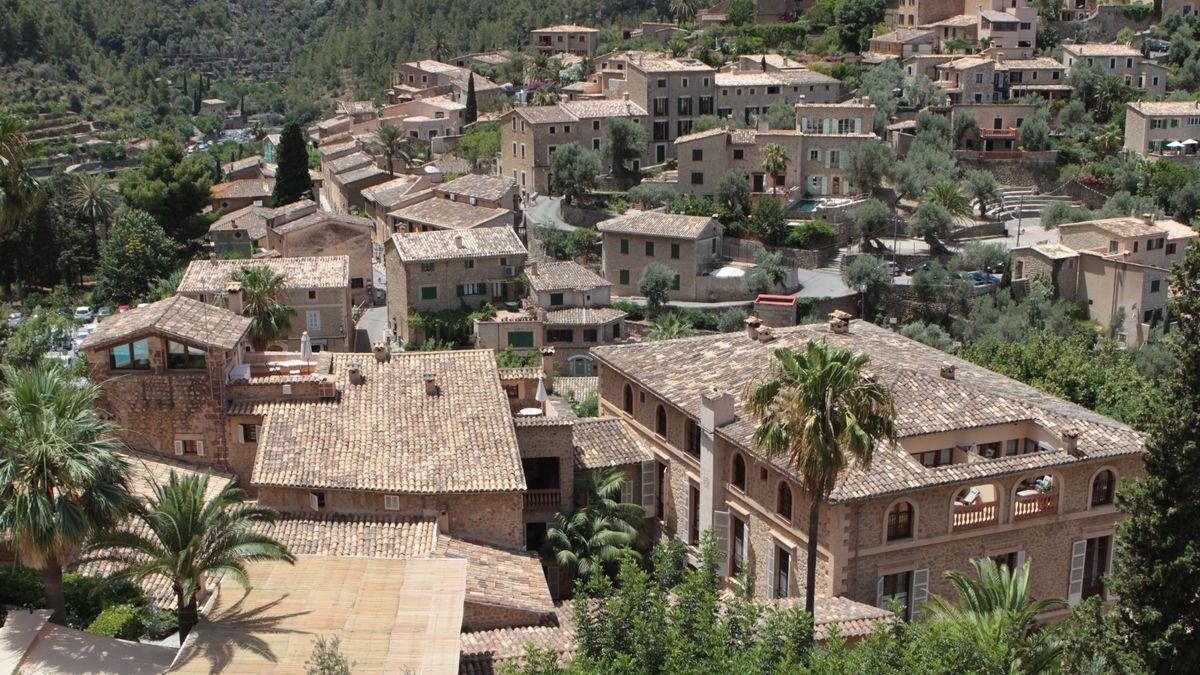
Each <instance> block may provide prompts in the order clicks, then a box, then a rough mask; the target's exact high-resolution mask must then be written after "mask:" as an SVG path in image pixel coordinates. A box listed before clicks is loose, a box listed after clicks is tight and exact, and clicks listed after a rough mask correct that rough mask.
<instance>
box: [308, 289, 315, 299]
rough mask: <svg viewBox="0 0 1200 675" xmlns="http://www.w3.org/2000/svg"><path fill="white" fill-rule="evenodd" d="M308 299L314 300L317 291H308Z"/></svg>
mask: <svg viewBox="0 0 1200 675" xmlns="http://www.w3.org/2000/svg"><path fill="white" fill-rule="evenodd" d="M308 299H309V300H316V299H317V292H316V291H309V292H308Z"/></svg>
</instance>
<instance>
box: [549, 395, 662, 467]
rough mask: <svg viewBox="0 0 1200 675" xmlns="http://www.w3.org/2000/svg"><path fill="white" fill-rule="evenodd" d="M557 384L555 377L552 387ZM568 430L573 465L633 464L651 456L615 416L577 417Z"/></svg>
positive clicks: (605, 465)
mask: <svg viewBox="0 0 1200 675" xmlns="http://www.w3.org/2000/svg"><path fill="white" fill-rule="evenodd" d="M560 379H561V378H560ZM558 384H559V383H558V381H557V380H556V381H555V387H556V390H557V387H558ZM571 432H572V437H573V439H574V443H575V468H576V469H596V468H599V467H608V466H620V465H622V464H637V463H639V462H641V461H642V460H646V459H650V458H651V454H650V451H649V450H647V449H646V446H644V445H642V443H641V441H639V440H638V439H637V437H636V436H634V435H633V433H631V432H630V431H629V429H628V428H626V427H625V425H624V424H623V423H622V422H621V421H620V420H619V419H617V418H615V417H597V418H589V419H581V420H578V421H576V422H575V424H574V425H573V426H572V428H571Z"/></svg>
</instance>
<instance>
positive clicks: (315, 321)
mask: <svg viewBox="0 0 1200 675" xmlns="http://www.w3.org/2000/svg"><path fill="white" fill-rule="evenodd" d="M304 325H305V326H307V327H308V329H309V330H317V329H318V328H320V327H321V312H320V310H316V309H310V310H308V311H307V312H305V313H304Z"/></svg>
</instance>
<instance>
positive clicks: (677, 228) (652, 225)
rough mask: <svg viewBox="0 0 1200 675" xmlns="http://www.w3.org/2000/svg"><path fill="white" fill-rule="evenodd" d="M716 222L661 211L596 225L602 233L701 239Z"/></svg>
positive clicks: (622, 217) (699, 217) (628, 215)
mask: <svg viewBox="0 0 1200 675" xmlns="http://www.w3.org/2000/svg"><path fill="white" fill-rule="evenodd" d="M716 222H717V221H716V220H715V219H713V218H707V217H705V216H683V215H678V214H673V213H663V212H661V211H645V212H643V213H631V214H626V215H623V216H617V217H616V218H609V219H608V220H602V221H600V222H599V223H598V224H597V225H596V229H597V230H600V231H601V232H605V233H608V232H612V233H614V234H636V235H641V236H651V237H667V238H670V239H699V238H700V237H701V236H703V234H704V232H705V230H707V229H709V226H710V225H713V226H715V225H716Z"/></svg>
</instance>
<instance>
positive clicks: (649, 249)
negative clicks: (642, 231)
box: [646, 241, 654, 258]
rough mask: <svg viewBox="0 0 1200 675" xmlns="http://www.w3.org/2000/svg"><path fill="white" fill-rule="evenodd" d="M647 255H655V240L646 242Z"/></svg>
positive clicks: (650, 256)
mask: <svg viewBox="0 0 1200 675" xmlns="http://www.w3.org/2000/svg"><path fill="white" fill-rule="evenodd" d="M646 257H647V258H653V257H654V242H652V241H648V242H646Z"/></svg>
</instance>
